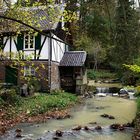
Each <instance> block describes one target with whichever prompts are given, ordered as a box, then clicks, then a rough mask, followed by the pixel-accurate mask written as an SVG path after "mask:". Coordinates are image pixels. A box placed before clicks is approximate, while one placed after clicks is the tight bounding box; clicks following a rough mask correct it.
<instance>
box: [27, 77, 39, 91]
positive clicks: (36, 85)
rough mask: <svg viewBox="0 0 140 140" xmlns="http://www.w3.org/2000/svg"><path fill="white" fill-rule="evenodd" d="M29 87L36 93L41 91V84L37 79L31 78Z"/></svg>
mask: <svg viewBox="0 0 140 140" xmlns="http://www.w3.org/2000/svg"><path fill="white" fill-rule="evenodd" d="M28 87H29V89H30V90H34V92H37V91H40V90H41V84H40V82H39V81H38V80H37V79H36V78H35V77H31V78H30V80H29V81H28Z"/></svg>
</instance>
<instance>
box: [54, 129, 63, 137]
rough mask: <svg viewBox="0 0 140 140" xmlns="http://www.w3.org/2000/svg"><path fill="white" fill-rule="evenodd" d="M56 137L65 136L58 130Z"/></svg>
mask: <svg viewBox="0 0 140 140" xmlns="http://www.w3.org/2000/svg"><path fill="white" fill-rule="evenodd" d="M55 135H56V136H58V137H62V136H63V132H62V131H60V130H56V132H55Z"/></svg>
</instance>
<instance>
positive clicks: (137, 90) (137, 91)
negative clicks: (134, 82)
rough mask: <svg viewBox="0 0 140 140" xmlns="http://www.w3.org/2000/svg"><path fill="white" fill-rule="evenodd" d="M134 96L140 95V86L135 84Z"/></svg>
mask: <svg viewBox="0 0 140 140" xmlns="http://www.w3.org/2000/svg"><path fill="white" fill-rule="evenodd" d="M135 96H136V97H138V96H140V86H137V87H136V93H135Z"/></svg>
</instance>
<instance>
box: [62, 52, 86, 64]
mask: <svg viewBox="0 0 140 140" xmlns="http://www.w3.org/2000/svg"><path fill="white" fill-rule="evenodd" d="M86 55H87V54H86V52H85V51H69V52H65V53H64V56H63V58H62V60H61V61H60V66H83V65H84V64H85V61H86Z"/></svg>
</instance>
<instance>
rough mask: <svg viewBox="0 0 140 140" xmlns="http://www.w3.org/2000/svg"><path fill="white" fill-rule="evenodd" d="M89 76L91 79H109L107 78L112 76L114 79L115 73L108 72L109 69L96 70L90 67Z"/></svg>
mask: <svg viewBox="0 0 140 140" xmlns="http://www.w3.org/2000/svg"><path fill="white" fill-rule="evenodd" d="M87 76H88V78H89V79H91V80H97V79H107V78H111V79H112V78H114V77H115V74H114V73H111V72H108V71H103V70H100V71H95V70H91V69H90V70H88V72H87Z"/></svg>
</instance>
